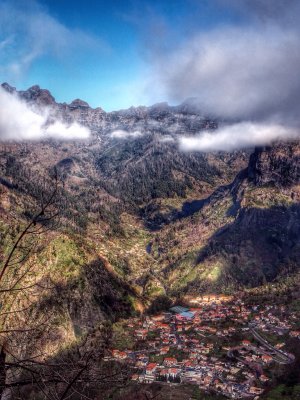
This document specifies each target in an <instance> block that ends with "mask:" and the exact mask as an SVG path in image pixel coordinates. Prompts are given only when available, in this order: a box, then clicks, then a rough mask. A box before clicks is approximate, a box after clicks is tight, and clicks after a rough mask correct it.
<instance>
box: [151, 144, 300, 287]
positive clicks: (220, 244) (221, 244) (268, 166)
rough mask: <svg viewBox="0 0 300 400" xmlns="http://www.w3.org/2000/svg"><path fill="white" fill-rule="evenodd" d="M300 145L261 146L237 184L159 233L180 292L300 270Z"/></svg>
mask: <svg viewBox="0 0 300 400" xmlns="http://www.w3.org/2000/svg"><path fill="white" fill-rule="evenodd" d="M299 150H300V144H299V142H290V143H277V144H276V145H274V146H273V147H267V148H263V149H256V150H255V152H254V153H253V154H252V155H251V157H250V161H249V165H248V168H247V169H245V170H244V171H242V172H241V173H239V174H238V175H237V177H236V179H235V180H234V181H233V183H232V184H230V185H227V186H223V187H220V188H219V189H217V190H216V191H215V192H214V193H213V194H212V195H211V196H210V197H209V198H208V199H206V200H205V201H204V202H203V204H200V209H199V210H196V212H195V213H194V214H193V215H192V216H191V217H188V218H185V219H183V220H181V221H180V222H177V225H176V226H177V229H174V226H173V227H167V228H165V229H164V230H163V231H162V232H161V233H160V234H158V237H157V239H156V241H155V242H154V245H152V254H153V255H154V256H156V257H157V261H159V262H160V263H161V264H162V266H163V279H164V280H166V281H167V282H168V283H169V285H170V288H171V290H172V291H175V292H178V291H181V290H183V291H194V292H198V291H214V290H218V291H224V290H229V291H230V290H231V291H232V290H236V289H237V288H241V287H245V286H246V287H247V286H249V287H252V286H258V285H262V284H264V283H265V282H267V281H272V280H274V279H276V278H277V277H278V276H279V275H286V274H287V273H292V272H294V271H295V270H297V269H298V268H299V256H300V205H299V204H300V186H299V184H300V173H299V172H300V171H299V165H300V163H299V154H300V153H299ZM166 246H168V250H167V251H165V248H166Z"/></svg>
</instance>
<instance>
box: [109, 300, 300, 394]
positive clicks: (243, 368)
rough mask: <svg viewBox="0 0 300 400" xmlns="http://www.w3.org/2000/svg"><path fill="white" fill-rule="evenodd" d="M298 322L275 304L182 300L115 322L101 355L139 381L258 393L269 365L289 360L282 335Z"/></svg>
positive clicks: (294, 334)
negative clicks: (162, 309) (111, 339)
mask: <svg viewBox="0 0 300 400" xmlns="http://www.w3.org/2000/svg"><path fill="white" fill-rule="evenodd" d="M297 321H298V316H297V315H296V313H286V312H285V308H284V306H281V305H280V306H276V305H272V304H269V305H268V304H264V305H259V304H258V305H253V304H251V305H249V304H246V303H244V302H243V301H242V300H241V299H238V298H232V297H226V296H221V297H218V296H211V297H209V296H207V297H201V298H197V299H192V300H191V299H190V301H189V306H187V307H182V306H181V305H175V306H173V307H171V308H170V309H169V310H168V311H166V312H161V313H159V314H157V315H146V316H141V317H140V318H132V319H131V320H129V321H128V320H127V321H126V322H125V321H124V322H123V324H124V325H122V322H119V323H118V324H117V325H116V326H115V327H114V329H115V341H114V348H111V349H110V350H109V352H108V353H107V355H106V357H105V361H116V362H119V363H123V364H126V366H127V367H128V368H129V369H130V374H131V375H130V379H131V380H132V381H134V382H136V383H140V384H152V383H153V382H160V383H162V384H165V385H173V386H174V385H182V384H190V385H197V386H198V387H199V389H201V390H203V391H206V392H210V393H211V392H213V393H216V394H221V395H223V396H225V397H228V398H231V399H242V398H249V399H254V398H256V399H258V398H259V397H260V395H261V394H262V393H264V391H265V390H266V388H268V386H269V385H270V384H271V381H272V376H273V369H274V368H278V366H279V367H280V366H281V367H283V368H284V367H286V365H288V364H292V363H293V362H294V359H295V357H294V355H293V354H292V353H291V352H290V351H288V350H286V340H289V339H290V338H296V339H297V340H299V339H300V330H299V326H298V325H297ZM299 344H300V342H299Z"/></svg>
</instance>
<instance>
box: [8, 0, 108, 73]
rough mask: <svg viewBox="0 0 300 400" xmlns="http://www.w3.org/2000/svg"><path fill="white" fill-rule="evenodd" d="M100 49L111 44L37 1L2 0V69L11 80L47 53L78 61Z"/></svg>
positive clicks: (62, 59)
mask: <svg viewBox="0 0 300 400" xmlns="http://www.w3.org/2000/svg"><path fill="white" fill-rule="evenodd" d="M98 48H100V49H101V50H106V49H107V45H106V44H105V43H104V42H103V41H102V40H100V39H99V38H95V37H93V36H91V35H89V34H86V33H85V32H82V31H81V30H78V29H73V28H72V29H71V28H68V27H67V26H65V25H64V24H62V23H61V22H60V21H59V20H58V19H56V18H54V17H53V16H51V15H50V14H49V13H48V11H47V9H46V8H45V7H42V6H41V5H40V4H39V3H38V2H37V1H35V0H28V1H22V0H14V1H8V0H3V1H1V2H0V58H1V67H0V72H2V73H3V74H5V75H6V76H7V78H8V80H10V79H15V78H18V77H19V76H20V75H22V74H24V73H25V72H26V71H27V70H28V68H29V67H30V66H31V65H32V64H33V63H34V61H35V60H36V59H38V58H39V57H42V56H44V55H50V56H51V57H55V58H57V59H60V60H61V61H62V62H66V60H73V61H74V59H75V58H76V57H77V55H78V54H81V55H82V53H83V52H85V51H87V50H88V49H90V50H91V49H93V50H94V51H95V50H96V49H98Z"/></svg>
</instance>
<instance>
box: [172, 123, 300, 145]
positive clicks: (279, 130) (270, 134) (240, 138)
mask: <svg viewBox="0 0 300 400" xmlns="http://www.w3.org/2000/svg"><path fill="white" fill-rule="evenodd" d="M296 137H299V129H296V128H292V127H288V126H283V125H280V124H276V123H272V122H270V123H253V122H241V123H237V124H233V125H228V126H224V127H220V128H219V129H218V130H217V131H205V132H202V133H201V134H199V135H197V136H182V137H180V139H179V147H180V149H181V150H183V151H203V152H207V151H221V150H224V151H231V150H235V149H239V148H247V147H253V146H257V145H265V144H268V143H270V142H272V141H274V140H277V139H288V138H290V139H292V138H296Z"/></svg>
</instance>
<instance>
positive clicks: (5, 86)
mask: <svg viewBox="0 0 300 400" xmlns="http://www.w3.org/2000/svg"><path fill="white" fill-rule="evenodd" d="M1 87H2V88H3V89H4V90H5V91H6V92H8V93H11V94H12V93H15V92H16V88H15V87H13V86H10V85H9V84H8V83H7V82H4V83H2V85H1Z"/></svg>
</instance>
